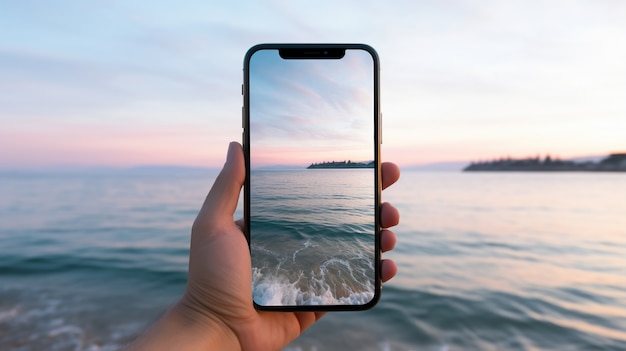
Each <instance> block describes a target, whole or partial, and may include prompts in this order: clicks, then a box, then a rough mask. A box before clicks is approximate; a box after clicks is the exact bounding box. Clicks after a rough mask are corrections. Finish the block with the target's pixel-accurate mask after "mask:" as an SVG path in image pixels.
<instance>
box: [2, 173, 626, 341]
mask: <svg viewBox="0 0 626 351" xmlns="http://www.w3.org/2000/svg"><path fill="white" fill-rule="evenodd" d="M216 174H217V172H216V171H214V170H185V169H175V170H168V169H155V170H146V169H139V170H137V169H131V170H119V171H110V170H109V171H86V170H85V171H60V170H55V171H28V172H4V173H2V174H0V350H3V351H4V350H7V351H8V350H12V351H17V350H20V351H25V350H55V351H61V350H89V351H95V350H116V349H118V348H119V347H120V346H121V345H124V344H126V343H128V342H129V341H130V340H132V339H133V338H134V337H135V336H136V335H137V334H138V333H140V332H141V331H142V330H143V329H144V328H146V326H147V325H149V324H150V323H151V322H152V321H154V320H155V319H156V318H158V316H159V315H160V314H161V313H163V311H164V310H165V309H166V308H167V307H168V306H170V305H171V304H172V303H173V302H174V301H176V299H177V298H178V297H179V296H180V295H181V294H182V292H183V290H184V287H185V281H186V271H187V259H188V252H189V251H188V249H189V235H190V229H191V224H192V222H193V220H194V218H195V216H196V214H197V212H198V210H199V208H200V206H201V204H202V202H203V200H204V197H205V195H206V193H207V191H208V190H209V189H210V186H211V184H212V182H213V180H214V179H215V176H216ZM383 201H388V202H391V203H392V204H393V205H394V206H396V207H397V208H398V209H399V211H400V215H401V222H400V224H399V225H398V226H396V227H395V228H394V229H393V230H394V231H395V233H396V234H397V236H398V242H397V245H396V248H395V249H394V250H393V251H391V252H388V253H385V254H383V257H384V258H390V259H393V260H395V262H396V263H397V265H398V267H399V271H398V275H397V276H396V277H395V278H394V279H392V280H390V281H389V282H387V283H385V284H384V286H383V289H382V296H381V299H380V301H379V303H378V304H377V305H376V306H375V307H374V308H373V309H371V310H368V311H365V312H332V313H328V314H327V315H326V316H324V317H323V318H322V319H321V320H320V321H319V322H318V323H316V324H315V325H314V326H312V327H311V328H310V329H309V330H307V331H306V332H305V333H304V334H303V335H302V336H301V337H300V338H298V339H296V340H295V341H294V342H293V343H291V344H290V345H288V346H286V347H285V350H293V351H296V350H298V351H305V350H311V351H313V350H315V351H321V350H381V351H387V350H432V351H453V350H526V351H535V350H555V351H556V350H559V351H562V350H566V351H567V350H626V174H624V173H559V172H554V173H541V172H538V173H530V172H528V173H515V172H502V173H488V172H485V173H480V172H476V173H461V172H417V171H405V172H403V174H402V176H401V179H400V180H399V181H398V183H397V184H395V185H394V186H392V187H391V188H389V189H387V190H385V191H384V192H383ZM241 215H242V210H241V207H240V208H239V209H238V210H237V213H236V217H240V216H241Z"/></svg>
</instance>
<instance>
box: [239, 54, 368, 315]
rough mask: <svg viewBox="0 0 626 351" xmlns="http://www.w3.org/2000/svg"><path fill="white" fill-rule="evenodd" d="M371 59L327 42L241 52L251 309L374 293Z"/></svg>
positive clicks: (356, 304) (364, 302)
mask: <svg viewBox="0 0 626 351" xmlns="http://www.w3.org/2000/svg"><path fill="white" fill-rule="evenodd" d="M307 50H308V51H307ZM377 60H378V59H377V55H376V53H375V51H374V50H373V49H371V48H370V47H368V46H365V45H345V46H342V45H339V44H334V45H331V46H313V47H309V46H298V45H284V46H281V45H261V46H257V47H254V48H252V49H250V51H249V52H248V55H247V56H246V63H245V67H244V72H245V74H244V76H245V78H244V80H245V81H246V88H245V92H246V93H245V101H246V107H247V108H246V112H247V113H246V117H247V118H245V119H244V129H245V133H244V139H245V140H244V148H245V152H246V163H247V172H248V174H247V177H246V187H245V191H244V192H245V210H244V211H245V219H246V228H247V236H248V240H249V244H250V254H251V260H252V295H253V301H254V303H255V306H256V307H257V308H259V309H277V310H285V309H290V310H291V309H295V310H297V309H313V310H315V309H324V310H332V309H365V308H369V307H371V306H373V305H374V304H375V303H376V301H377V299H378V297H379V292H380V280H379V278H378V276H379V246H378V240H379V239H378V237H379V226H378V206H379V202H380V201H379V198H380V177H379V168H380V167H379V137H378V135H379V128H378V123H379V117H378V116H379V112H378V61H377ZM315 306H317V308H316V307H315Z"/></svg>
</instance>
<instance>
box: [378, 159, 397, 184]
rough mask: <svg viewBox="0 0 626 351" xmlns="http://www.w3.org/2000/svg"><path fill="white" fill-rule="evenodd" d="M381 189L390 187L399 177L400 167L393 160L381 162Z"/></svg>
mask: <svg viewBox="0 0 626 351" xmlns="http://www.w3.org/2000/svg"><path fill="white" fill-rule="evenodd" d="M381 173H382V183H383V190H384V189H386V188H388V187H390V186H391V185H392V184H393V183H395V182H396V181H397V180H398V179H399V178H400V167H398V165H396V164H395V163H393V162H383V163H382V164H381Z"/></svg>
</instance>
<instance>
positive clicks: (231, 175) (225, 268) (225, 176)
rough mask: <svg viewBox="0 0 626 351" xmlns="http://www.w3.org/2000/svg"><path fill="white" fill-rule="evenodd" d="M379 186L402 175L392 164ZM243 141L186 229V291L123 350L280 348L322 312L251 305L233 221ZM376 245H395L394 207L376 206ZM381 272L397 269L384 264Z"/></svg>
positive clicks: (244, 247) (387, 274) (386, 275)
mask: <svg viewBox="0 0 626 351" xmlns="http://www.w3.org/2000/svg"><path fill="white" fill-rule="evenodd" d="M381 171H382V186H383V189H385V188H387V187H388V186H390V185H392V184H393V183H395V182H396V181H397V180H398V178H399V177H400V170H399V168H398V167H397V166H396V165H395V164H393V163H388V162H386V163H383V164H382V165H381ZM245 175H246V172H245V163H244V156H243V150H242V148H241V145H240V144H239V143H236V142H232V143H230V145H229V148H228V155H227V158H226V163H225V164H224V167H223V169H222V171H221V172H220V174H219V175H218V177H217V178H216V180H215V183H214V184H213V187H212V188H211V190H210V191H209V194H208V195H207V197H206V200H205V202H204V204H203V205H202V208H201V209H200V212H199V213H198V216H197V218H196V220H195V222H194V224H193V227H192V230H191V248H190V253H189V276H188V281H187V288H186V291H185V293H184V294H183V296H182V297H181V298H180V299H179V300H178V301H177V302H176V303H175V304H174V305H173V306H172V307H171V308H170V309H169V310H168V311H167V312H165V314H163V315H162V316H161V317H160V318H159V319H158V320H157V321H156V322H155V323H154V324H153V325H152V326H150V327H149V328H148V329H147V330H146V331H145V332H144V333H143V334H141V335H140V336H139V337H138V338H137V339H136V340H135V341H134V342H133V343H131V344H130V345H128V346H127V348H126V350H128V351H130V350H133V351H138V350H178V351H185V350H246V351H247V350H280V349H282V348H284V347H285V346H286V345H287V344H289V343H290V342H291V341H293V340H294V339H295V338H297V337H298V336H299V335H300V334H301V333H302V332H303V331H304V330H306V329H307V328H308V327H309V326H311V325H312V324H313V323H315V322H316V321H317V320H319V319H320V318H321V317H322V316H323V315H324V313H323V312H261V311H257V310H255V309H254V306H253V303H252V294H251V291H252V270H251V262H250V251H249V248H248V243H247V241H246V238H245V236H244V233H243V230H242V222H241V221H234V220H233V214H234V212H235V209H236V207H237V202H238V199H239V194H240V192H241V188H242V186H243V183H244V180H245ZM380 214H381V215H380V220H381V227H382V228H385V229H383V230H382V231H381V242H380V244H381V245H380V246H381V250H382V251H383V252H385V251H389V250H391V249H393V247H394V246H395V243H396V236H395V234H394V233H393V231H391V230H389V229H388V228H390V227H393V226H395V225H397V224H398V222H399V220H400V216H399V213H398V211H397V210H396V209H395V208H394V207H393V206H392V205H390V204H389V203H383V204H381V207H380ZM381 264H382V266H381V278H382V280H383V281H387V280H389V279H391V278H392V277H393V276H394V275H395V274H396V272H397V267H396V264H395V263H394V262H393V261H391V260H385V259H383V260H382V262H381Z"/></svg>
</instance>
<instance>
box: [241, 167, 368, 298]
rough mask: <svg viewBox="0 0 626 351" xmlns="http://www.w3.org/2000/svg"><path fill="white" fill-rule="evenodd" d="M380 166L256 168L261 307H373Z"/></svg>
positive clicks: (255, 251) (254, 231)
mask: <svg viewBox="0 0 626 351" xmlns="http://www.w3.org/2000/svg"><path fill="white" fill-rule="evenodd" d="M374 175H375V173H374V169H373V168H369V169H367V168H358V169H339V168H333V169H295V170H252V171H251V172H250V192H251V196H250V198H251V200H250V214H251V216H250V217H251V218H250V253H251V258H252V278H253V279H252V294H253V299H254V302H256V303H257V304H259V305H261V306H302V305H309V306H310V305H327V306H328V305H330V306H342V307H345V306H346V305H350V306H355V308H356V307H357V306H366V305H367V304H368V303H370V302H372V301H373V299H374V296H375V290H376V288H375V286H376V283H377V282H376V279H375V277H376V273H377V271H376V269H375V268H376V264H375V262H376V260H375V257H376V256H375V253H376V246H375V243H376V236H375V233H376V198H375V194H376V188H375V184H376V183H375V178H374Z"/></svg>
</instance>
